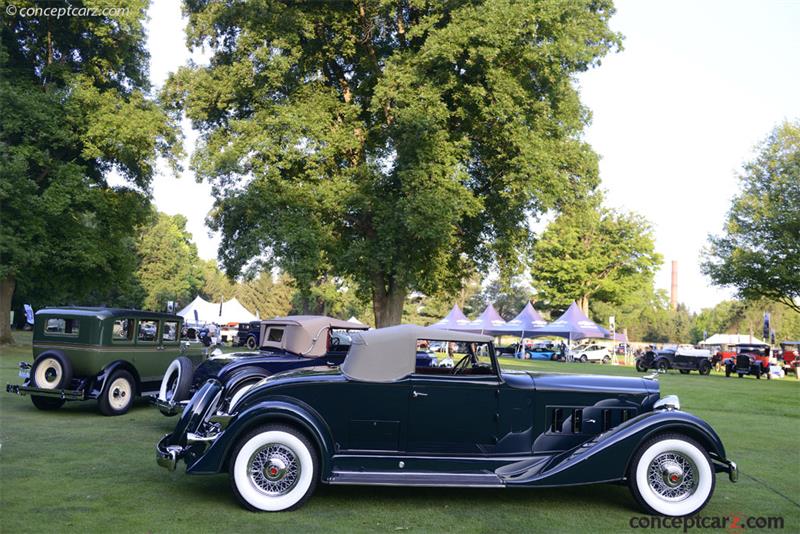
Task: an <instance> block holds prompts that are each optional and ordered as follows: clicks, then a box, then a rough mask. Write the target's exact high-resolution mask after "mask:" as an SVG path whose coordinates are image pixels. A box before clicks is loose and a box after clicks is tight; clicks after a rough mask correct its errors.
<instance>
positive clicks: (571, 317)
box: [531, 302, 611, 344]
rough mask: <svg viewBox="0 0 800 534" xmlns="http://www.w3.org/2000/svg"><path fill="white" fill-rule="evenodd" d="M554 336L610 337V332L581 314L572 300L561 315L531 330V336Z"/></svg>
mask: <svg viewBox="0 0 800 534" xmlns="http://www.w3.org/2000/svg"><path fill="white" fill-rule="evenodd" d="M544 336H556V337H565V338H567V339H569V341H570V344H572V340H573V339H583V338H587V337H588V338H598V339H600V338H602V339H611V332H609V331H608V330H606V329H605V328H603V327H602V326H600V325H598V324H597V323H595V322H594V321H592V320H591V319H589V318H588V317H586V315H584V314H583V312H582V311H581V309H580V308H579V307H578V305H577V304H576V303H575V302H573V303H572V304H570V305H569V308H567V311H565V312H564V313H562V314H561V317H559V318H558V319H556V320H555V321H553V322H552V323H550V324H548V325H546V326H542V327H539V328H536V329H534V330H533V332H531V337H544Z"/></svg>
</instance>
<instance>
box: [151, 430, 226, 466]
mask: <svg viewBox="0 0 800 534" xmlns="http://www.w3.org/2000/svg"><path fill="white" fill-rule="evenodd" d="M218 437H219V434H218V433H216V434H212V435H210V436H203V435H200V434H195V433H193V432H189V433H188V434H187V435H186V446H185V447H182V446H180V445H168V443H169V442H170V441H172V434H167V435H166V436H164V437H163V438H161V441H159V442H158V444H157V445H156V463H157V464H158V465H160V466H161V467H164V468H166V469H168V470H170V471H175V468H176V466H177V465H178V460H181V459H183V458H184V457H186V455H187V454H188V453H189V452H190V450H191V451H192V457H194V456H196V455H198V454H202V453H203V452H205V450H206V449H207V448H208V447H209V446H210V445H211V444H212V443H213V442H214V440H216V439H217V438H218Z"/></svg>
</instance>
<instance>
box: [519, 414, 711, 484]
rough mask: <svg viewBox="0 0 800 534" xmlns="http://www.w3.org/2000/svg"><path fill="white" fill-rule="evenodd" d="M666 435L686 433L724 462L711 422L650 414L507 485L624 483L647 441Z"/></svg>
mask: <svg viewBox="0 0 800 534" xmlns="http://www.w3.org/2000/svg"><path fill="white" fill-rule="evenodd" d="M663 433H676V434H684V435H686V436H688V437H691V438H692V439H694V440H696V441H698V442H699V443H700V444H701V445H703V447H705V449H706V450H707V451H708V453H709V455H710V456H711V458H712V459H714V460H718V461H721V462H722V461H724V460H725V448H724V447H723V445H722V441H721V440H720V438H719V436H717V434H716V432H714V430H713V429H712V428H711V426H709V424H708V423H706V422H705V421H703V420H702V419H700V418H699V417H696V416H694V415H692V414H690V413H687V412H681V411H673V410H657V411H653V412H648V413H645V414H642V415H639V416H637V417H634V418H633V419H630V420H628V421H626V422H625V423H623V424H621V425H619V426H617V427H616V428H614V429H613V430H611V431H609V432H606V433H604V434H600V435H599V436H597V437H596V438H595V439H593V440H590V441H588V442H586V443H584V444H583V445H581V446H580V447H577V448H575V449H572V450H569V451H567V452H564V453H561V454H559V455H556V456H554V457H553V458H552V459H551V460H550V461H549V462H548V464H547V465H546V466H544V467H543V468H541V469H536V470H532V471H531V472H529V473H527V472H522V473H519V472H517V473H515V474H514V475H513V476H510V477H508V478H506V479H505V480H504V482H505V483H506V484H508V485H510V486H511V485H526V486H564V485H574V484H592V483H598V482H611V481H617V480H623V479H625V478H626V477H627V473H628V469H629V467H630V462H631V459H632V458H633V455H634V454H635V453H636V451H637V450H638V449H639V447H641V446H642V444H643V443H644V442H646V441H647V440H648V439H650V438H652V437H653V436H656V435H658V434H663Z"/></svg>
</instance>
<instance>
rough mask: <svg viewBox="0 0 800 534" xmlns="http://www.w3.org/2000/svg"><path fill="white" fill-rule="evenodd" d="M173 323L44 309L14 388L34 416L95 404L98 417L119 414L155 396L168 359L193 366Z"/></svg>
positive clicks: (195, 354) (108, 311)
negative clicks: (30, 352) (140, 399)
mask: <svg viewBox="0 0 800 534" xmlns="http://www.w3.org/2000/svg"><path fill="white" fill-rule="evenodd" d="M181 332H183V319H182V318H181V317H179V316H177V315H172V314H167V313H155V312H147V311H141V310H126V309H117V308H45V309H42V310H39V311H38V312H37V313H36V318H35V321H34V327H33V357H34V360H33V364H29V363H27V362H20V364H19V368H20V371H19V375H20V376H21V377H22V378H24V379H25V381H24V382H23V383H22V385H13V384H9V385H8V386H6V390H7V391H8V392H10V393H16V394H19V395H30V397H31V400H32V401H33V404H34V406H36V407H37V408H39V409H40V410H55V409H58V408H60V407H61V406H63V405H64V402H65V401H68V400H69V401H76V400H87V399H97V403H98V406H99V408H100V412H101V413H103V414H104V415H121V414H124V413H125V412H127V411H128V410H129V409H130V407H131V404H132V402H133V399H134V397H136V396H138V395H144V394H148V393H151V392H152V393H154V392H156V391H158V388H159V386H160V384H161V379H162V378H163V376H164V373H165V371H166V370H167V368H168V367H169V365H170V362H171V361H172V360H173V359H174V358H175V357H180V358H183V359H184V360H185V361H187V362H189V364H190V365H192V364H199V363H200V362H201V361H202V359H203V358H204V353H205V352H204V350H203V349H202V348H201V346H200V345H199V344H194V345H191V344H189V343H188V342H183V341H182V340H181V337H180V334H181Z"/></svg>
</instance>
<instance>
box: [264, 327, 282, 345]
mask: <svg viewBox="0 0 800 534" xmlns="http://www.w3.org/2000/svg"><path fill="white" fill-rule="evenodd" d="M282 339H283V328H270V329H269V331H268V332H267V341H274V342H275V343H280V342H281V340H282Z"/></svg>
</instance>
